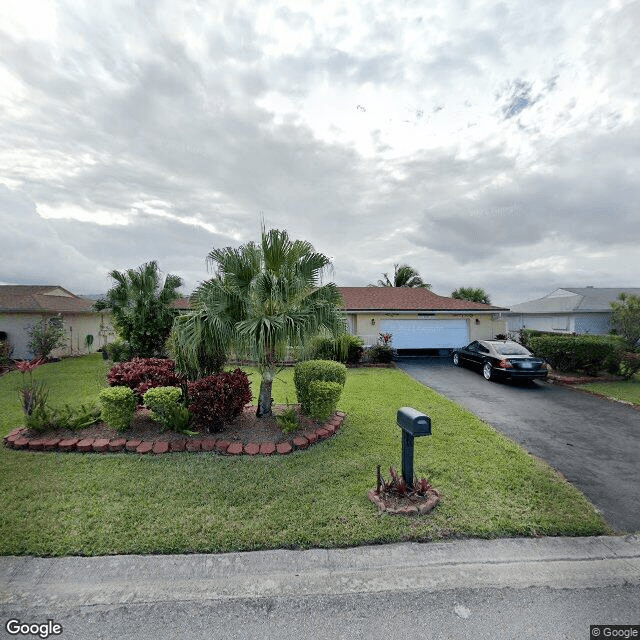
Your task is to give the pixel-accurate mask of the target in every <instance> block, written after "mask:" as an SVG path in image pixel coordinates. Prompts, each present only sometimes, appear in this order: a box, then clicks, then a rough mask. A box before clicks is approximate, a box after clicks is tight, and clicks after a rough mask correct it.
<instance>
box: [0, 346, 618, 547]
mask: <svg viewBox="0 0 640 640" xmlns="http://www.w3.org/2000/svg"><path fill="white" fill-rule="evenodd" d="M92 362H93V364H92V365H91V366H89V358H87V359H86V361H85V359H84V358H79V359H76V360H69V361H64V362H62V363H58V364H55V365H47V366H50V367H59V369H58V373H59V372H62V371H63V369H62V367H63V365H64V367H68V368H67V369H64V374H65V375H64V376H62V375H61V376H60V378H62V377H66V376H67V375H69V376H70V377H73V378H74V379H75V380H76V382H75V383H74V384H76V385H80V384H81V380H84V383H82V384H84V385H85V386H84V387H83V389H84V390H83V391H82V393H83V394H84V396H83V399H84V401H87V399H90V397H91V394H92V393H93V394H97V388H96V389H94V388H93V387H92V385H95V384H96V380H97V379H98V378H97V377H96V376H95V375H94V374H95V371H96V369H98V370H102V371H104V365H103V363H102V362H100V361H98V360H97V359H96V358H94V360H93V361H92ZM74 363H77V366H78V369H79V370H80V369H85V372H84V374H79V373H77V372H76V371H75V369H74V366H73V365H74ZM43 369H44V367H43ZM91 369H92V370H93V373H92V372H91V371H90V370H91ZM58 373H56V375H58ZM292 374H293V372H292V370H291V369H288V370H285V371H283V372H282V373H281V374H280V375H279V377H278V379H277V380H276V382H275V384H274V400H275V403H276V404H284V403H285V402H286V400H287V399H288V400H289V402H293V401H294V399H295V391H294V387H293V382H292ZM15 380H16V379H15V377H14V380H11V379H8V376H3V377H2V378H0V403H2V404H0V407H1V408H0V414H1V416H2V432H3V434H4V433H7V432H8V431H10V430H11V429H12V428H14V427H15V426H19V424H20V423H21V416H20V414H19V404H18V411H15V410H14V409H12V408H7V406H6V404H7V400H8V399H9V397H10V396H11V395H12V394H11V393H9V391H8V390H7V387H8V386H12V387H13V389H15ZM251 381H252V385H253V386H254V393H255V388H256V386H257V384H258V383H259V377H258V375H257V374H256V372H255V371H252V372H251ZM58 382H59V384H60V389H68V390H69V396H68V397H66V398H65V401H67V402H73V401H74V393H73V392H72V389H73V385H69V384H66V383H64V382H63V381H62V380H59V381H58ZM91 389H93V391H92V390H91ZM13 394H14V395H15V391H13ZM9 404H10V403H9ZM400 406H413V407H415V408H417V409H419V410H421V411H424V412H425V413H427V414H429V415H430V416H431V418H432V423H433V435H432V436H430V437H429V436H428V437H422V438H417V439H416V441H415V471H416V473H417V474H418V475H419V476H426V477H427V478H428V479H429V481H430V482H431V483H432V484H433V485H434V486H435V487H436V488H438V489H439V490H440V491H441V492H442V494H443V498H442V501H441V502H440V504H439V505H438V507H437V508H436V509H435V511H433V512H432V513H431V514H428V515H426V516H419V517H412V518H406V517H398V516H389V515H379V514H378V512H377V510H376V508H375V507H374V506H373V504H372V503H371V502H370V501H369V500H368V499H367V497H366V492H367V490H368V489H370V488H372V487H373V486H375V470H376V465H377V464H380V465H381V466H382V468H383V473H384V475H385V476H387V477H388V467H389V466H391V465H393V466H396V467H397V468H399V467H400V457H401V438H400V433H401V432H400V429H399V427H397V425H396V422H395V418H396V411H397V409H398V408H399V407H400ZM340 408H341V409H342V410H344V411H345V412H346V413H347V414H348V421H347V423H346V424H345V425H344V426H343V427H342V429H341V431H340V432H339V433H338V434H337V435H336V436H335V437H334V438H332V439H331V440H328V441H326V442H324V443H322V444H321V445H318V446H314V447H312V448H310V449H308V450H306V451H300V452H296V453H294V454H292V455H289V456H274V457H269V458H266V457H256V458H251V457H248V456H242V457H237V458H234V457H225V456H217V455H213V454H188V453H185V454H170V455H165V456H161V457H152V456H144V457H141V456H135V455H131V454H126V455H125V454H120V455H99V454H83V455H81V454H62V453H27V452H22V451H15V450H10V449H5V448H3V449H2V451H1V453H0V476H1V477H2V482H1V486H2V492H3V496H2V504H3V512H2V518H1V519H0V554H4V555H7V554H15V555H22V554H31V555H51V556H57V555H75V554H79V555H104V554H114V553H189V552H222V551H235V550H253V549H269V548H308V547H336V546H355V545H359V544H365V543H380V542H397V541H402V540H423V541H426V540H438V539H445V538H450V537H498V536H517V535H525V536H528V535H599V534H606V533H610V530H609V528H608V527H607V525H606V524H605V523H604V521H603V520H602V519H601V517H600V516H599V515H598V514H597V512H596V511H595V509H594V508H593V506H592V505H591V504H590V503H589V502H588V501H587V500H586V498H585V497H584V496H583V495H582V494H581V493H580V492H579V491H577V490H576V489H575V488H574V487H572V486H571V485H569V484H568V483H567V482H566V481H564V480H562V479H561V478H560V477H559V476H558V475H557V474H556V473H555V472H554V471H553V470H552V469H550V468H549V467H548V466H547V465H546V464H544V463H542V462H540V461H539V460H537V459H535V458H533V457H531V456H529V455H528V454H527V453H525V452H524V451H523V450H522V449H521V448H520V447H518V446H517V445H516V444H515V443H513V442H512V441H510V440H508V439H507V438H505V437H503V436H501V435H500V434H498V433H497V432H496V431H494V430H493V429H492V428H491V427H489V426H488V425H486V424H484V423H483V422H482V421H480V420H478V419H477V418H475V417H474V416H473V415H471V414H470V413H468V412H467V411H465V410H464V409H462V408H461V407H459V406H457V405H455V404H454V403H453V402H450V401H449V400H447V399H445V398H443V397H442V396H440V395H438V394H436V393H435V392H433V391H431V390H429V389H427V388H426V387H424V386H422V385H420V384H419V383H417V382H415V381H414V380H413V379H411V378H410V377H409V376H407V375H406V374H404V373H403V372H401V371H399V370H395V369H353V370H350V371H349V373H348V376H347V384H346V387H345V390H344V393H343V395H342V397H341V399H340Z"/></svg>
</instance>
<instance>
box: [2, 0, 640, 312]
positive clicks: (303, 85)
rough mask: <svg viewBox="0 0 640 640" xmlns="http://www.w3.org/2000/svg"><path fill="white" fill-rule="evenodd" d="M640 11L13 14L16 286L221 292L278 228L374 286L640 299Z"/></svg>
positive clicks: (248, 5) (9, 243)
mask: <svg viewBox="0 0 640 640" xmlns="http://www.w3.org/2000/svg"><path fill="white" fill-rule="evenodd" d="M639 33H640V2H637V1H636V2H626V1H624V0H619V1H609V2H607V1H606V0H571V1H563V0H537V1H536V2H531V0H509V2H473V1H468V2H467V1H459V2H457V1H454V0H440V1H436V0H430V1H429V2H425V1H424V0H420V1H416V2H414V1H412V0H384V1H361V2H351V3H345V2H333V1H331V0H329V1H325V2H319V1H316V0H313V1H309V2H306V1H304V0H296V1H295V2H293V1H292V0H291V1H289V2H287V1H286V0H285V1H283V2H280V1H277V0H274V1H273V2H272V1H270V0H260V1H258V0H253V1H249V2H245V1H242V0H231V1H226V0H215V1H214V0H211V1H209V2H208V1H205V0H179V1H178V0H137V1H136V0H121V1H117V0H104V1H102V2H96V1H95V0H86V1H81V0H68V1H67V0H2V2H1V3H0V256H1V258H0V259H1V263H0V283H4V284H59V285H62V286H64V287H66V288H68V289H70V290H71V291H73V292H74V293H78V294H84V293H98V292H104V291H106V290H107V289H108V288H109V287H110V285H111V281H110V279H109V277H108V273H109V271H111V270H112V269H119V270H122V269H127V268H131V267H137V266H139V265H141V264H142V263H144V262H147V261H149V260H152V259H156V260H157V261H158V262H159V265H160V268H161V269H162V270H163V271H164V272H169V273H175V274H178V275H180V276H182V278H183V279H184V281H185V286H184V292H185V293H187V292H190V291H191V290H193V288H194V287H195V286H196V285H197V283H198V282H201V281H202V280H204V279H206V278H208V277H210V274H208V273H207V270H206V264H205V257H206V255H207V253H208V252H209V251H211V249H212V248H213V247H223V246H227V245H234V246H237V245H239V244H242V243H244V242H248V241H250V240H257V239H258V237H259V233H260V224H261V218H264V222H265V224H266V226H267V227H268V228H270V227H277V228H285V229H287V230H288V231H289V233H290V235H291V236H293V237H295V238H300V239H304V240H308V241H310V242H311V243H312V244H313V245H314V246H315V248H316V249H317V250H319V251H322V252H323V253H325V254H327V255H329V256H331V257H332V259H333V264H334V274H333V280H334V281H335V282H336V283H337V284H339V285H344V286H363V285H366V284H368V283H371V282H375V281H377V279H378V278H380V277H381V274H382V273H383V272H393V265H394V263H408V264H410V265H412V266H413V267H415V268H416V269H417V270H418V271H419V273H420V275H421V276H422V277H423V278H424V279H425V280H426V281H427V282H430V283H431V284H432V288H433V290H434V291H435V292H436V293H439V294H442V295H450V294H451V292H452V291H453V290H454V289H456V288H457V287H460V286H473V287H483V288H484V289H485V290H486V291H487V292H488V293H489V295H490V296H491V299H492V302H494V303H495V304H500V305H507V306H508V305H511V304H516V303H518V302H522V301H524V300H528V299H532V298H536V297H540V296H542V295H544V294H546V293H548V292H550V291H552V290H553V289H554V288H556V287H559V286H563V285H564V286H587V285H594V286H639V285H640V278H639V266H640V257H639V251H638V245H639V242H640V211H639V203H640V82H639V78H640V41H639V39H638V38H639V36H638V34H639Z"/></svg>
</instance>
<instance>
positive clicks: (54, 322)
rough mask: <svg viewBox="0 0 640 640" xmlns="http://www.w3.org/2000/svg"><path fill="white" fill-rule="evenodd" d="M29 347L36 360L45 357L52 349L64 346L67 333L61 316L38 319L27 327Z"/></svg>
mask: <svg viewBox="0 0 640 640" xmlns="http://www.w3.org/2000/svg"><path fill="white" fill-rule="evenodd" d="M27 335H28V336H29V349H30V350H31V352H32V353H33V355H34V358H36V359H37V360H40V359H46V358H48V357H49V356H50V355H51V352H52V351H53V350H54V349H58V348H60V347H64V345H65V344H66V343H67V334H66V331H65V330H64V325H63V321H62V317H61V316H53V317H52V318H48V319H47V320H44V319H42V320H40V321H38V322H36V323H34V324H33V326H32V327H30V328H29V329H27Z"/></svg>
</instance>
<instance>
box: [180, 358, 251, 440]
mask: <svg viewBox="0 0 640 640" xmlns="http://www.w3.org/2000/svg"><path fill="white" fill-rule="evenodd" d="M188 389H189V411H190V412H191V415H192V424H193V425H195V427H196V428H197V429H198V430H199V431H200V432H203V433H206V432H214V431H220V430H221V429H222V427H223V426H224V424H225V423H227V422H230V421H231V420H233V418H235V417H237V416H239V415H240V414H241V413H242V410H243V409H244V406H245V405H246V404H247V403H248V402H250V401H251V398H252V395H251V387H250V385H249V378H248V377H247V374H246V373H245V372H244V371H241V370H240V369H236V370H235V371H233V372H230V371H224V372H222V373H217V374H215V375H212V376H207V377H206V378H202V379H201V380H197V381H196V382H189V387H188Z"/></svg>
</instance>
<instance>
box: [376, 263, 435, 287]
mask: <svg viewBox="0 0 640 640" xmlns="http://www.w3.org/2000/svg"><path fill="white" fill-rule="evenodd" d="M369 286H370V287H416V288H420V289H431V285H430V284H429V283H427V282H425V281H424V280H423V279H422V278H421V277H420V275H419V274H418V272H417V271H416V270H415V269H414V268H413V267H410V266H409V265H408V264H394V265H393V280H392V279H391V278H389V274H388V273H383V274H382V279H380V280H378V283H377V284H371V285H369Z"/></svg>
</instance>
